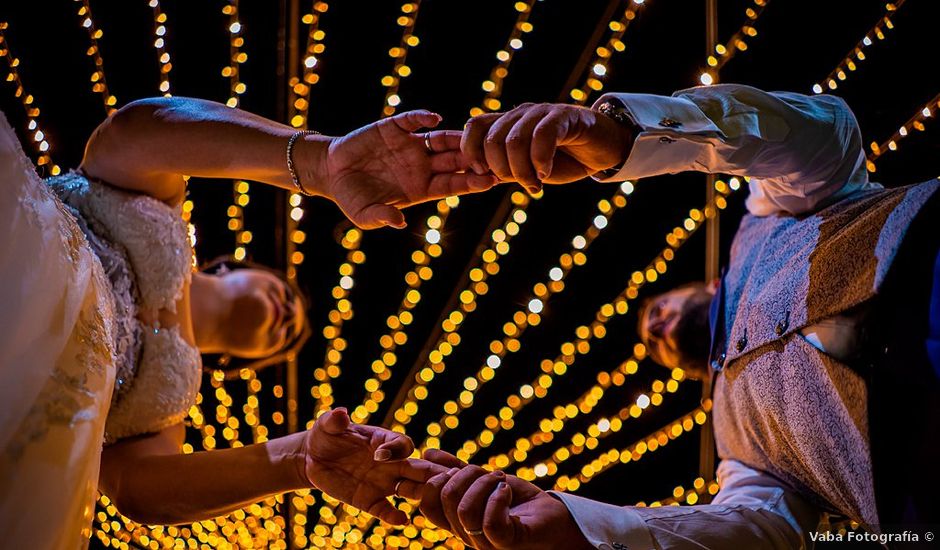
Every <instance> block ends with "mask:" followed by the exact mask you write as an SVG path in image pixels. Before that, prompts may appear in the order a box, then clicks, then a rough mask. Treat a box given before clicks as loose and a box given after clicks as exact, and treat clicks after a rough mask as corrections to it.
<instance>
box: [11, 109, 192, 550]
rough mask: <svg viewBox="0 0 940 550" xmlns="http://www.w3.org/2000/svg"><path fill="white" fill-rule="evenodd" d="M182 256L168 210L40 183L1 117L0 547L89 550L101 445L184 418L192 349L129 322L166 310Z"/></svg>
mask: <svg viewBox="0 0 940 550" xmlns="http://www.w3.org/2000/svg"><path fill="white" fill-rule="evenodd" d="M59 197H62V199H64V201H65V202H63V200H60V198H59ZM191 258H192V250H191V248H190V247H189V244H188V240H187V238H186V228H185V225H184V224H183V222H182V220H181V219H180V217H179V213H178V211H175V210H174V209H173V208H171V207H169V206H167V205H164V204H163V203H160V202H158V201H156V200H154V199H151V198H149V197H144V196H141V195H131V194H128V193H124V192H121V191H118V190H115V189H111V188H109V187H107V186H105V185H102V184H97V183H90V182H89V181H88V180H87V179H85V178H84V177H82V176H80V175H78V174H70V175H66V176H61V177H59V178H54V179H53V180H50V181H49V182H43V181H42V180H41V179H40V178H39V176H38V175H37V174H36V172H35V170H34V168H33V166H32V164H31V163H30V161H29V159H28V158H27V157H26V156H25V155H24V154H23V151H22V149H21V147H20V144H19V141H18V140H17V138H16V136H15V134H14V133H13V131H12V129H11V128H10V127H9V125H8V123H7V121H6V119H5V117H4V116H3V114H2V113H0V546H3V547H4V548H40V549H45V548H77V547H82V546H84V545H86V544H87V540H88V536H89V535H90V529H91V519H92V513H93V511H94V499H95V496H96V490H97V479H98V468H99V463H100V455H101V451H102V447H103V445H104V444H106V443H105V442H106V441H107V442H108V443H110V442H113V441H115V440H117V439H120V438H123V437H129V436H133V435H138V434H143V433H150V432H155V431H159V430H161V429H163V428H165V427H167V426H169V425H172V424H175V423H178V422H180V421H181V420H182V419H183V418H184V417H185V415H186V411H187V410H188V409H189V407H190V406H191V405H192V404H193V403H194V401H195V396H196V393H197V392H198V389H199V381H200V372H201V364H200V359H199V354H198V351H197V350H196V349H195V348H194V347H193V346H192V345H190V344H188V343H187V342H186V341H185V340H184V338H183V337H182V336H181V335H180V332H179V330H178V328H177V327H160V326H152V325H144V324H142V323H141V322H140V321H139V320H138V317H139V315H138V313H139V312H140V311H145V312H150V313H156V312H159V311H160V310H170V311H174V310H175V304H176V300H177V299H179V297H180V296H181V295H182V293H183V291H184V289H185V287H186V286H187V284H188V282H189V278H190V276H191Z"/></svg>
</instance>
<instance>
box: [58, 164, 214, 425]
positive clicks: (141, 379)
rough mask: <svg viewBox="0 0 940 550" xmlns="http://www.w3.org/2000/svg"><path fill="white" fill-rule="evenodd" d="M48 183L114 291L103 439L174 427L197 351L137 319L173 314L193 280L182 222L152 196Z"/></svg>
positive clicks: (193, 382)
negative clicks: (112, 367)
mask: <svg viewBox="0 0 940 550" xmlns="http://www.w3.org/2000/svg"><path fill="white" fill-rule="evenodd" d="M48 184H49V186H50V187H52V189H54V190H55V191H56V193H57V194H58V195H59V197H60V198H61V199H62V201H63V202H64V203H65V204H66V205H68V206H69V207H70V208H71V209H72V210H73V213H75V214H76V215H77V218H79V225H80V226H81V227H82V230H83V231H84V232H85V233H86V236H87V238H88V241H89V244H90V245H91V247H92V249H93V250H94V251H95V253H96V254H97V255H98V257H99V259H100V260H101V263H102V266H103V267H104V268H105V272H106V273H107V275H108V278H109V279H110V281H111V290H112V292H113V294H114V300H115V319H114V326H115V331H114V334H115V353H116V363H117V376H116V381H115V387H114V393H113V397H112V405H111V410H110V412H109V413H108V419H107V424H106V426H105V439H106V441H107V442H114V441H116V440H118V439H121V438H124V437H130V436H133V435H139V434H143V433H152V432H156V431H160V430H162V429H164V428H166V427H168V426H171V425H173V424H176V423H178V422H180V421H181V420H182V419H183V418H184V417H185V416H186V414H187V411H188V410H189V407H191V406H192V405H193V403H195V400H196V394H197V392H198V391H199V383H200V380H201V373H202V368H201V358H200V355H199V351H198V350H197V349H196V348H195V347H194V346H192V345H190V344H189V343H188V342H186V340H185V339H184V338H183V337H182V335H181V334H180V331H179V327H178V326H173V327H161V326H159V324H156V325H154V326H150V325H147V324H145V323H143V322H141V321H140V317H141V313H146V314H147V315H149V316H150V317H156V316H157V313H158V312H159V311H161V310H167V311H170V312H175V311H176V302H177V300H179V299H180V298H181V297H182V295H183V291H184V287H185V285H186V284H188V283H189V281H190V279H191V277H192V248H191V247H190V244H189V239H188V236H187V230H186V224H185V222H184V221H183V220H182V218H181V217H180V215H179V212H178V211H177V210H175V209H174V208H172V207H170V206H168V205H166V204H165V203H162V202H160V201H158V200H156V199H154V198H152V197H149V196H146V195H137V194H132V193H128V192H125V191H121V190H118V189H115V188H112V187H109V186H107V185H105V184H102V183H99V182H96V181H93V180H89V179H87V178H85V177H84V176H82V175H81V174H79V173H76V172H71V173H69V174H66V175H63V176H58V177H55V178H51V179H49V180H48Z"/></svg>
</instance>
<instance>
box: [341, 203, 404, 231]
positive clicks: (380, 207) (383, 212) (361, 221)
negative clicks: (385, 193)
mask: <svg viewBox="0 0 940 550" xmlns="http://www.w3.org/2000/svg"><path fill="white" fill-rule="evenodd" d="M350 220H352V222H353V223H354V224H356V225H357V226H359V227H360V228H362V229H378V228H379V227H384V226H386V225H390V226H392V227H394V228H396V229H404V228H405V227H407V225H408V224H407V223H405V215H404V214H402V213H401V211H399V210H398V209H397V208H395V207H394V206H389V205H387V204H370V205H369V206H366V207H365V208H363V209H362V210H360V211H359V212H358V213H357V214H355V215H353V216H350Z"/></svg>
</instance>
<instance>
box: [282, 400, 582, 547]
mask: <svg viewBox="0 0 940 550" xmlns="http://www.w3.org/2000/svg"><path fill="white" fill-rule="evenodd" d="M298 451H299V452H298V453H297V455H296V456H295V458H298V459H299V460H297V461H296V463H297V464H298V468H302V469H303V471H302V472H298V473H300V474H301V475H302V477H303V478H304V479H305V480H306V481H308V482H309V483H310V484H312V485H313V486H315V487H317V488H318V489H320V490H321V491H323V492H325V493H327V494H329V495H331V496H333V497H334V498H338V499H340V500H342V501H344V502H347V503H349V504H352V505H353V506H355V507H357V508H359V509H361V510H364V511H366V512H368V513H369V514H371V515H373V516H376V517H378V518H379V519H381V520H382V521H385V522H387V523H390V524H393V525H402V524H405V523H407V521H408V517H407V516H406V515H405V514H404V512H402V511H401V510H398V509H396V508H395V507H394V506H393V505H392V503H391V502H390V501H389V499H388V497H390V496H392V495H395V496H399V497H402V498H406V499H409V500H412V501H418V502H419V508H420V510H421V512H422V513H423V514H424V515H425V517H427V518H428V519H429V520H430V521H431V522H433V523H434V524H435V525H437V526H438V527H441V528H443V529H446V530H448V531H450V532H452V533H454V534H455V535H456V536H458V537H460V538H461V539H462V540H463V541H464V542H465V543H466V544H467V545H469V546H471V547H473V548H478V549H480V550H497V549H504V548H506V549H509V548H512V549H522V550H525V549H530V548H531V549H537V548H539V549H549V548H565V549H570V550H577V549H580V548H592V546H591V545H589V544H588V543H587V541H586V540H585V539H584V537H583V536H582V535H581V531H580V529H579V528H578V526H577V525H576V524H575V522H574V520H573V519H572V518H571V516H570V514H569V513H568V510H567V508H566V507H565V505H564V504H563V503H562V502H561V501H560V500H558V499H556V498H555V497H553V496H551V495H550V494H549V493H546V492H545V491H543V490H541V489H539V488H538V487H536V486H535V485H533V484H531V483H529V482H527V481H523V480H522V479H519V478H517V477H515V476H511V475H507V474H505V473H504V472H501V471H494V472H488V471H487V470H484V469H483V468H481V467H479V466H474V465H468V464H466V463H464V462H462V461H461V460H459V459H457V458H456V457H454V456H453V455H451V454H449V453H446V452H444V451H440V450H436V449H431V450H428V451H426V452H425V453H424V457H423V458H408V457H409V456H411V455H412V454H413V453H414V444H413V443H412V441H411V439H410V438H408V436H406V435H404V434H400V433H396V432H393V431H390V430H387V429H384V428H379V427H375V426H366V425H359V424H353V423H352V422H351V421H350V419H349V415H348V414H347V412H346V410H345V409H342V408H339V409H335V410H332V411H329V412H327V413H325V414H323V415H322V416H321V417H320V418H319V419H318V420H317V422H316V423H315V424H314V426H313V428H312V429H311V430H310V431H309V432H308V433H307V437H305V439H304V446H303V449H298Z"/></svg>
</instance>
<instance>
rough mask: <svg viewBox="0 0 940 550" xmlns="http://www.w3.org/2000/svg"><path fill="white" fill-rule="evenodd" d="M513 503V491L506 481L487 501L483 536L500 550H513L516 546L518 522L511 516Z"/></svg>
mask: <svg viewBox="0 0 940 550" xmlns="http://www.w3.org/2000/svg"><path fill="white" fill-rule="evenodd" d="M511 503H512V489H511V488H510V487H509V484H508V483H506V482H505V481H501V482H500V483H499V485H497V486H496V490H495V491H493V494H491V495H490V498H489V499H488V500H487V501H486V510H484V512H483V534H484V535H486V538H487V539H489V541H490V542H492V543H493V545H494V546H496V547H498V548H511V547H513V546H514V545H515V544H516V523H515V521H516V520H515V519H514V518H513V517H512V516H510V515H509V505H510V504H511Z"/></svg>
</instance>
